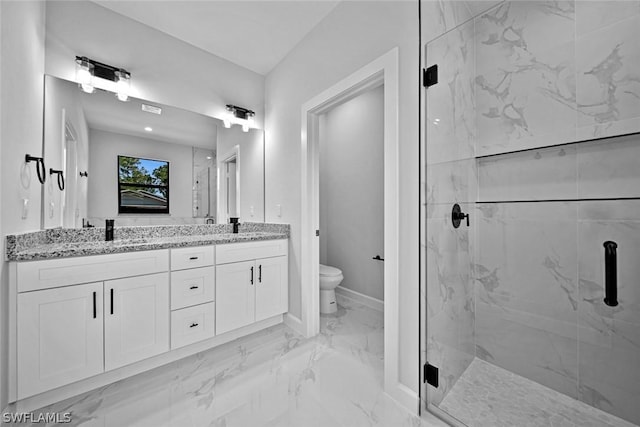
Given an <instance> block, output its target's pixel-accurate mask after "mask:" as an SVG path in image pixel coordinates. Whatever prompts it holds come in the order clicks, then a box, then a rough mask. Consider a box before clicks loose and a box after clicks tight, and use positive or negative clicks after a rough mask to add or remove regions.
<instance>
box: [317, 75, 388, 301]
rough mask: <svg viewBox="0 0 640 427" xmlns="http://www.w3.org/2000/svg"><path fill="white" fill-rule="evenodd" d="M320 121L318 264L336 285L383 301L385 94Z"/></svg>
mask: <svg viewBox="0 0 640 427" xmlns="http://www.w3.org/2000/svg"><path fill="white" fill-rule="evenodd" d="M324 116H325V117H323V118H324V120H322V121H321V124H320V262H321V263H322V264H327V265H331V266H334V267H337V268H339V269H341V270H342V273H343V275H344V280H343V282H342V284H341V285H340V286H343V287H345V288H348V289H351V290H353V291H356V292H359V293H361V294H364V295H367V296H370V297H373V298H377V299H379V300H382V299H384V277H383V275H384V264H383V263H382V262H380V261H374V260H373V259H372V257H373V256H375V255H381V256H382V257H383V258H384V212H383V211H384V191H383V184H384V174H383V172H384V153H383V147H384V135H383V132H384V94H383V86H380V87H377V88H375V89H372V90H370V91H368V92H365V93H363V94H361V95H359V96H357V97H356V98H354V99H351V100H349V101H347V102H345V103H344V104H341V105H338V106H337V107H335V108H333V109H332V110H330V111H329V112H327V113H326V114H325V115H324Z"/></svg>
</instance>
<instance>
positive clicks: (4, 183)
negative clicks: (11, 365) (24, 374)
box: [0, 1, 45, 408]
mask: <svg viewBox="0 0 640 427" xmlns="http://www.w3.org/2000/svg"><path fill="white" fill-rule="evenodd" d="M44 16H45V15H44V2H37V1H30V2H17V1H15V2H14V1H2V2H0V31H1V32H0V94H1V95H2V96H1V97H0V112H1V114H0V183H1V186H0V201H1V205H0V218H1V221H0V230H1V231H0V236H2V245H0V254H1V256H2V260H1V264H0V279H1V280H0V408H5V407H6V404H7V398H8V397H7V391H8V390H7V371H8V360H7V358H8V351H7V326H6V324H7V312H8V309H7V289H8V272H7V263H6V262H4V252H5V247H4V245H5V243H4V235H5V234H12V233H18V232H23V231H35V230H38V229H39V228H40V206H41V205H40V192H41V185H40V183H39V182H38V178H37V176H36V171H35V168H34V165H33V164H30V165H29V166H25V162H24V155H25V154H27V153H29V154H31V155H36V156H40V154H41V152H42V96H43V74H44ZM25 198H26V199H29V215H28V216H27V218H25V219H23V218H22V200H23V199H25Z"/></svg>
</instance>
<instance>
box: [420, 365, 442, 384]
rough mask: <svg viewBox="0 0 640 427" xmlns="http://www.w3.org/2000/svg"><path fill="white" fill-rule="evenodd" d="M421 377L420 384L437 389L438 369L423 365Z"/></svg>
mask: <svg viewBox="0 0 640 427" xmlns="http://www.w3.org/2000/svg"><path fill="white" fill-rule="evenodd" d="M423 376H424V378H423V379H422V382H425V383H427V384H429V385H432V386H434V387H435V388H438V368H436V367H435V366H433V365H430V364H429V363H427V364H425V365H424V373H423Z"/></svg>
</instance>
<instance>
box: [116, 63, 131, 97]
mask: <svg viewBox="0 0 640 427" xmlns="http://www.w3.org/2000/svg"><path fill="white" fill-rule="evenodd" d="M116 78H117V81H116V97H117V98H118V99H119V100H120V101H122V102H126V101H127V99H129V86H130V84H129V82H130V75H129V74H127V73H126V72H124V71H116Z"/></svg>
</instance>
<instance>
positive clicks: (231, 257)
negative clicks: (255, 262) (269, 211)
mask: <svg viewBox="0 0 640 427" xmlns="http://www.w3.org/2000/svg"><path fill="white" fill-rule="evenodd" d="M288 245H289V242H288V240H283V239H280V240H261V241H258V242H242V243H228V244H223V245H218V246H216V264H227V263H230V262H239V261H248V260H252V259H258V258H271V257H276V256H283V255H287V251H288V248H289V247H288Z"/></svg>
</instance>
